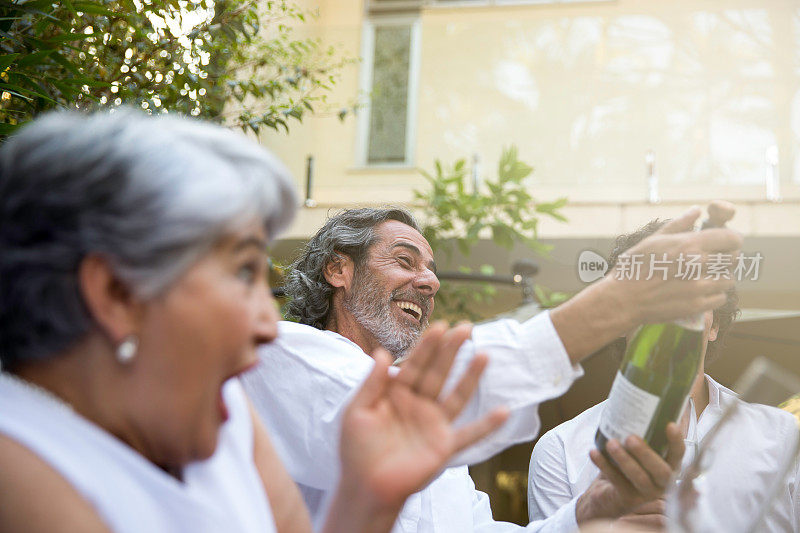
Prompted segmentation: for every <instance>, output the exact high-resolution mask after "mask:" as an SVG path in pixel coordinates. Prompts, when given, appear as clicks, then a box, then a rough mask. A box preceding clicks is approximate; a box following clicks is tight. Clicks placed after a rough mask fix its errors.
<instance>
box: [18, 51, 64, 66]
mask: <svg viewBox="0 0 800 533" xmlns="http://www.w3.org/2000/svg"><path fill="white" fill-rule="evenodd" d="M54 51H55V50H41V51H39V52H33V53H32V54H28V55H26V56H25V57H23V58H22V59H20V60H19V61H17V67H28V66H31V65H38V64H41V63H42V60H43V59H47V57H48V56H50V55H51V54H52V53H53V52H54Z"/></svg>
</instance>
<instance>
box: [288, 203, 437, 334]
mask: <svg viewBox="0 0 800 533" xmlns="http://www.w3.org/2000/svg"><path fill="white" fill-rule="evenodd" d="M387 220H397V221H398V222H402V223H403V224H406V225H408V226H411V227H412V228H414V229H415V230H417V231H419V232H420V233H421V232H422V230H421V229H420V227H419V224H417V221H416V220H415V219H414V216H413V215H412V214H411V213H409V212H408V211H407V210H405V209H403V208H401V207H384V208H361V209H348V210H345V211H343V212H341V213H339V214H338V215H336V216H334V217H331V218H329V219H328V221H327V222H326V223H325V225H324V226H323V227H322V229H320V230H319V231H318V232H317V233H316V235H314V236H313V237H312V238H311V240H309V241H308V243H307V244H306V246H305V248H304V249H303V252H302V255H301V256H300V258H299V259H297V260H296V261H295V262H294V263H293V264H292V266H291V270H290V272H289V275H288V276H287V279H286V284H285V285H284V290H285V291H286V296H288V297H289V298H290V301H289V304H288V305H287V306H286V314H287V315H288V316H289V317H291V318H294V319H296V320H297V321H298V322H301V323H303V324H308V325H309V326H314V327H315V328H317V329H324V328H325V325H326V323H327V321H328V315H329V314H330V308H331V298H332V296H333V286H331V284H330V283H328V281H327V280H326V279H325V273H324V271H325V266H326V265H327V264H328V263H330V262H335V261H337V260H338V259H339V254H344V255H347V256H348V257H350V259H352V260H353V263H354V264H355V267H356V269H359V268H361V267H362V266H363V264H364V261H365V259H366V257H367V251H368V250H369V248H370V246H372V245H373V244H374V243H375V241H376V240H377V236H376V235H375V227H376V226H377V225H378V224H381V223H382V222H386V221H387Z"/></svg>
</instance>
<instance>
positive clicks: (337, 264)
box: [322, 252, 355, 290]
mask: <svg viewBox="0 0 800 533" xmlns="http://www.w3.org/2000/svg"><path fill="white" fill-rule="evenodd" d="M354 271H355V265H354V264H353V260H352V259H351V258H350V256H349V255H346V254H342V253H339V252H336V254H335V256H334V258H333V259H331V260H330V261H328V264H327V265H325V268H324V269H323V271H322V273H323V275H324V276H325V281H327V282H328V283H330V285H331V286H332V287H334V288H337V289H345V290H349V289H350V286H351V285H352V284H353V274H354Z"/></svg>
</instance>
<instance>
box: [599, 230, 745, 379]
mask: <svg viewBox="0 0 800 533" xmlns="http://www.w3.org/2000/svg"><path fill="white" fill-rule="evenodd" d="M667 222H669V219H664V220H660V219H657V218H656V219H653V220H651V221H650V222H648V223H647V224H645V225H644V226H642V227H641V228H639V229H637V230H636V231H633V232H631V233H624V234H622V235H619V236H618V237H617V238H616V239H615V240H614V247H613V248H612V249H611V254H609V256H608V268H609V270H611V269H612V268H614V265H616V264H617V260H618V259H619V256H620V255H621V254H622V253H623V252H625V251H627V250H629V249H630V248H632V247H633V246H636V245H637V244H639V243H640V242H641V241H643V240H644V239H646V238H647V237H649V236H650V235H652V234H653V233H655V232H656V231H658V230H659V229H661V227H662V226H663V225H664V224H666V223H667ZM725 296H726V298H725V303H724V304H722V305H721V306H720V307H717V308H716V309H714V322H713V326H716V328H717V339H716V340H714V341H710V342H709V343H708V349H707V350H706V362H707V363H708V362H711V361H713V360H714V359H716V358H717V357H718V356H719V354H720V352H721V350H722V347H723V345H724V340H725V337H726V336H727V334H728V331H730V329H731V326H732V325H733V321H734V320H736V318H737V317H738V316H739V314H740V310H739V295H738V294H737V292H736V288H735V287H731V288H730V289H728V291H727V292H726V293H725ZM609 349H610V350H611V351H612V353H613V354H614V356H616V357H617V358H620V359H621V358H622V355H623V354H624V352H625V339H619V340H616V341H614V342H612V343H611V345H609Z"/></svg>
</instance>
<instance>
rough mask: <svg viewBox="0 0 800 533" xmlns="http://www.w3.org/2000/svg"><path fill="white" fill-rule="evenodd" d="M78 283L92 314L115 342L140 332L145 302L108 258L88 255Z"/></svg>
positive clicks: (83, 261)
mask: <svg viewBox="0 0 800 533" xmlns="http://www.w3.org/2000/svg"><path fill="white" fill-rule="evenodd" d="M78 282H79V283H80V291H81V296H83V301H84V302H85V303H86V307H87V308H88V309H89V313H90V314H91V315H92V318H94V320H95V322H96V323H97V324H98V325H99V326H100V328H101V329H102V330H103V332H104V333H105V334H106V335H107V336H108V338H109V340H110V341H111V342H112V343H113V344H115V345H116V344H119V343H120V342H122V340H123V339H124V338H125V337H127V336H128V335H131V334H132V333H136V332H137V330H138V323H139V318H140V316H141V302H140V301H139V300H138V299H137V298H136V297H135V296H134V295H133V293H132V292H131V290H130V288H129V287H128V286H127V285H126V284H124V283H123V282H122V281H121V280H120V279H119V278H117V277H116V276H115V275H114V271H113V270H112V268H111V265H110V264H109V262H108V259H106V258H105V257H103V256H100V255H97V254H92V255H87V256H86V257H84V258H83V260H82V261H81V264H80V266H79V267H78Z"/></svg>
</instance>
